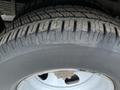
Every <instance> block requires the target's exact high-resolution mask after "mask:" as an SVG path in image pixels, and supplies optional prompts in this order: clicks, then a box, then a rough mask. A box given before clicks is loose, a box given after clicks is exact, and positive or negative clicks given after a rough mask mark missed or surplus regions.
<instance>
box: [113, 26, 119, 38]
mask: <svg viewBox="0 0 120 90" xmlns="http://www.w3.org/2000/svg"><path fill="white" fill-rule="evenodd" d="M114 29H115V35H116V38H118V37H119V33H118V30H117V28H116V27H114Z"/></svg>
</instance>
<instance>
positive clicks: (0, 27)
mask: <svg viewBox="0 0 120 90" xmlns="http://www.w3.org/2000/svg"><path fill="white" fill-rule="evenodd" d="M4 29H5V24H4V21H3V20H2V18H1V17H0V33H1V32H3V30H4Z"/></svg>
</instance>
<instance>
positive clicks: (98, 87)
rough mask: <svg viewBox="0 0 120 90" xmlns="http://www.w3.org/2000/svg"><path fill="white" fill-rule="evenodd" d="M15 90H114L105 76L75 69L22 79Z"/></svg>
mask: <svg viewBox="0 0 120 90" xmlns="http://www.w3.org/2000/svg"><path fill="white" fill-rule="evenodd" d="M17 90H114V83H113V82H112V80H111V79H110V78H109V77H107V76H106V75H103V74H100V73H92V72H89V71H81V70H77V69H58V70H51V71H46V72H43V73H36V74H33V75H31V76H29V77H27V78H25V79H23V80H22V81H21V82H20V83H19V84H18V86H17Z"/></svg>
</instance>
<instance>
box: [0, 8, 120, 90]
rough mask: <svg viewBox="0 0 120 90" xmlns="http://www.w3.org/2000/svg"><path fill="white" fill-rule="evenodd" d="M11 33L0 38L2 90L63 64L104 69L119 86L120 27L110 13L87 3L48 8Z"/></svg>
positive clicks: (31, 14)
mask: <svg viewBox="0 0 120 90" xmlns="http://www.w3.org/2000/svg"><path fill="white" fill-rule="evenodd" d="M6 31H7V32H6V33H5V34H3V35H2V36H1V37H0V89H1V90H15V88H16V86H17V84H18V83H19V81H20V80H21V79H22V78H24V77H26V76H28V75H31V74H33V73H36V72H41V71H44V70H51V69H58V68H84V69H89V70H93V71H96V72H100V73H104V74H106V75H108V76H109V77H111V78H112V80H113V81H114V84H115V90H120V82H119V80H120V69H119V68H120V48H119V47H120V38H119V37H120V26H119V22H117V21H115V20H114V19H113V18H111V17H110V16H108V15H106V14H104V13H102V12H100V11H97V10H94V9H91V8H87V7H79V6H56V7H48V8H43V9H38V10H35V11H33V12H29V13H27V14H25V15H24V16H21V17H20V18H19V19H17V20H15V21H14V22H13V24H11V27H9V28H7V29H6Z"/></svg>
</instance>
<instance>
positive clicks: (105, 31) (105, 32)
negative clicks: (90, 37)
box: [103, 23, 107, 36]
mask: <svg viewBox="0 0 120 90" xmlns="http://www.w3.org/2000/svg"><path fill="white" fill-rule="evenodd" d="M103 31H104V32H103V35H104V36H105V35H106V34H107V30H106V25H105V24H104V23H103Z"/></svg>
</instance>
